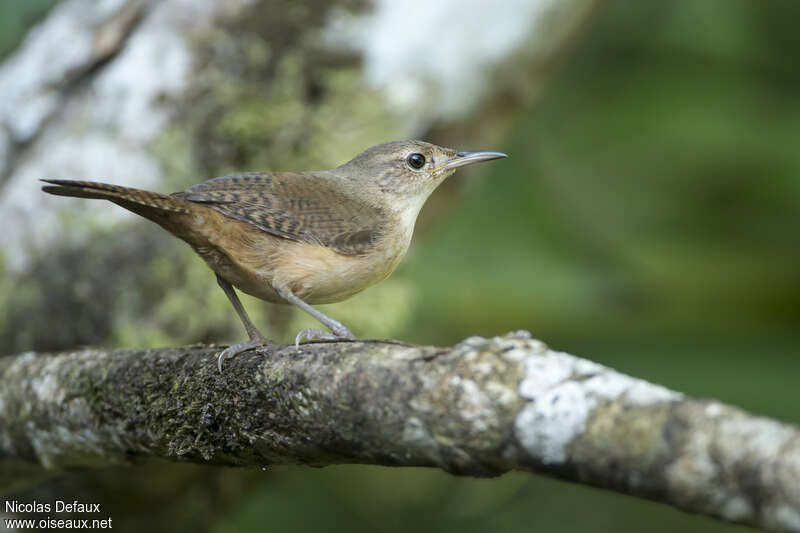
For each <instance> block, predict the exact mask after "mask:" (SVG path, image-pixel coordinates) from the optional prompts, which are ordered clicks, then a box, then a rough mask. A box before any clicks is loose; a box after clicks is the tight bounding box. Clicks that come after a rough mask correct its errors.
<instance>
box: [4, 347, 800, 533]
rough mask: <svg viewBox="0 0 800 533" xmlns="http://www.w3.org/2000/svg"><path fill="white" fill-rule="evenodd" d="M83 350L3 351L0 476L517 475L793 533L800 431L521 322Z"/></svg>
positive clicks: (799, 525) (799, 513) (798, 512)
mask: <svg viewBox="0 0 800 533" xmlns="http://www.w3.org/2000/svg"><path fill="white" fill-rule="evenodd" d="M217 352H218V349H216V348H207V347H203V346H196V347H190V348H175V349H165V350H147V351H137V350H124V351H123V350H121V351H105V350H84V351H73V352H66V353H61V354H39V355H37V354H33V353H30V352H29V353H26V354H22V355H18V356H15V357H7V358H5V359H3V360H0V380H2V382H3V383H5V384H7V385H6V386H5V387H3V389H0V406H2V409H0V428H2V429H0V473H2V476H0V478H1V479H3V480H4V483H5V485H6V486H5V487H4V488H5V490H6V491H8V490H9V489H10V488H14V489H17V490H18V489H19V487H18V486H17V487H15V486H14V485H15V484H19V483H20V482H21V481H22V479H19V478H17V479H15V477H14V476H12V475H11V474H12V473H16V472H19V471H20V470H21V465H24V466H27V470H33V469H34V466H35V465H39V466H41V467H42V468H44V469H48V470H52V471H59V470H65V469H69V468H76V467H101V466H109V465H112V464H135V463H142V462H146V461H148V460H153V459H162V460H171V461H189V462H195V463H200V464H209V465H230V466H249V467H266V466H270V465H273V464H285V463H294V464H305V465H311V466H326V465H331V464H340V463H362V464H376V465H385V466H429V467H437V468H440V469H443V470H445V471H447V472H451V473H454V474H459V475H468V476H497V475H500V474H502V473H504V472H506V471H508V470H512V469H515V470H529V471H533V472H542V473H548V474H551V475H555V476H558V477H562V478H564V479H568V480H572V481H578V482H582V483H589V484H592V485H595V486H599V487H605V488H610V489H613V490H618V491H622V492H627V493H629V494H632V495H635V496H639V497H644V498H651V499H655V500H657V501H661V502H664V503H669V504H671V505H674V506H677V507H679V508H681V509H684V510H688V511H692V512H697V513H703V514H707V515H710V516H714V517H717V518H722V519H724V520H728V521H731V522H737V523H743V524H749V525H753V526H756V527H761V528H765V529H770V530H775V531H800V521H798V517H800V490H798V487H800V431H798V429H797V428H796V427H793V426H790V425H786V424H781V423H778V422H775V421H771V420H769V419H766V418H760V417H755V416H752V415H750V414H748V413H745V412H743V411H740V410H737V409H734V408H732V407H728V406H725V405H723V404H721V403H719V402H716V401H699V400H694V399H691V398H687V397H685V396H684V395H682V394H679V393H677V392H672V391H669V390H667V389H665V388H662V387H659V386H656V385H652V384H649V383H647V382H644V381H642V380H638V379H635V378H631V377H628V376H625V375H623V374H619V373H617V372H615V371H613V370H611V369H609V368H606V367H603V366H601V365H598V364H596V363H593V362H590V361H587V360H584V359H578V358H575V357H573V356H570V355H567V354H564V353H560V352H554V351H551V350H549V349H548V348H547V347H546V346H545V345H544V344H542V343H541V342H539V341H537V340H533V339H531V338H530V335H529V334H527V333H526V332H517V333H513V334H508V335H506V336H504V337H495V338H493V339H485V338H481V337H471V338H469V339H467V340H465V341H463V342H461V343H459V344H458V345H456V346H454V347H452V348H435V347H431V346H413V345H407V344H400V343H393V342H385V341H368V342H358V341H357V342H353V343H323V344H309V345H304V346H303V347H302V348H301V349H300V351H299V352H298V351H296V349H295V348H294V346H292V345H289V346H287V347H284V348H282V349H279V350H275V351H273V352H272V353H269V354H264V355H259V354H252V353H251V354H246V355H242V356H240V357H237V358H236V359H235V360H234V361H233V362H232V364H231V365H230V366H229V367H228V368H227V369H226V371H225V372H224V373H219V372H218V371H217V369H216V365H215V358H216V354H217Z"/></svg>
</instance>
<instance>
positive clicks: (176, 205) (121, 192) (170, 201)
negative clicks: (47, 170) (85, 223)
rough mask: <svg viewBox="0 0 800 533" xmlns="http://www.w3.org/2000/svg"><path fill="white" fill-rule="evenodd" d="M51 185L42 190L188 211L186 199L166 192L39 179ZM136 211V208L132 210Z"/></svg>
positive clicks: (104, 184)
mask: <svg viewBox="0 0 800 533" xmlns="http://www.w3.org/2000/svg"><path fill="white" fill-rule="evenodd" d="M41 181H43V182H45V183H50V184H52V185H45V186H44V187H42V190H43V191H44V192H46V193H49V194H55V195H58V196H74V197H77V198H99V199H105V200H111V201H112V202H114V203H119V204H120V205H122V206H123V207H127V206H125V205H124V204H125V203H131V204H136V205H141V206H146V207H152V208H155V209H159V210H162V211H173V212H176V213H188V212H189V209H188V208H187V207H186V201H185V200H181V199H179V198H175V197H173V196H170V195H168V194H161V193H157V192H151V191H144V190H141V189H133V188H131V187H122V186H120V185H111V184H108V183H98V182H94V181H75V180H41ZM134 211H136V210H134Z"/></svg>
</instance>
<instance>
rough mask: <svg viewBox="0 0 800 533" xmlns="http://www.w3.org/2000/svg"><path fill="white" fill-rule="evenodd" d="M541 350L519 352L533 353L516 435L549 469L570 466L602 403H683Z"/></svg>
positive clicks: (526, 347)
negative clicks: (576, 446)
mask: <svg viewBox="0 0 800 533" xmlns="http://www.w3.org/2000/svg"><path fill="white" fill-rule="evenodd" d="M541 347H542V344H541V343H540V342H538V341H535V340H530V341H523V342H522V343H521V345H520V346H519V347H517V348H515V350H519V351H527V352H528V355H527V356H526V357H525V358H524V378H523V380H522V382H521V383H520V385H519V391H518V392H519V395H520V396H522V398H524V399H525V400H527V401H528V402H527V403H526V405H525V406H524V407H523V408H522V410H520V412H519V414H518V415H517V418H516V421H515V425H514V429H515V433H516V436H517V439H518V440H519V442H520V444H521V445H522V447H523V448H524V449H525V450H526V451H527V452H528V453H529V454H530V455H531V456H532V457H534V458H536V459H538V460H540V461H542V462H543V463H545V464H555V463H561V462H564V461H566V460H567V452H568V448H569V445H570V444H571V443H572V442H573V441H574V440H575V439H576V438H577V437H579V436H581V435H582V434H583V433H584V432H585V431H586V423H587V420H588V419H589V417H590V416H591V414H592V412H593V410H594V409H595V408H596V407H597V406H598V405H599V404H600V403H601V402H606V401H622V402H625V403H626V404H630V405H635V406H643V405H651V404H654V403H660V402H671V401H676V400H679V399H680V398H682V395H681V394H679V393H677V392H673V391H670V390H669V389H666V388H664V387H661V386H658V385H653V384H651V383H648V382H646V381H643V380H640V379H636V378H632V377H630V376H627V375H625V374H621V373H619V372H615V371H614V370H611V369H610V368H606V367H604V366H602V365H599V364H597V363H594V362H592V361H587V360H584V359H579V358H577V357H574V356H572V355H569V354H566V353H563V352H555V351H546V350H544V351H543V350H542V349H541Z"/></svg>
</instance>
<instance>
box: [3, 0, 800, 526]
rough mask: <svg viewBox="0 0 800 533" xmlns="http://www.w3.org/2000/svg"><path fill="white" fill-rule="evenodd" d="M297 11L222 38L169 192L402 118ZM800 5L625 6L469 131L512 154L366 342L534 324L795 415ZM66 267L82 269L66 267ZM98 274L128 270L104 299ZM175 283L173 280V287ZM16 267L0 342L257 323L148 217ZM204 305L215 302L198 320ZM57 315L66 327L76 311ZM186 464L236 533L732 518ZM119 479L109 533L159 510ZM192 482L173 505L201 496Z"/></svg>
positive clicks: (168, 522)
mask: <svg viewBox="0 0 800 533" xmlns="http://www.w3.org/2000/svg"><path fill="white" fill-rule="evenodd" d="M273 4H274V5H273ZM289 4H290V3H289V2H280V1H278V0H275V1H273V2H267V5H268V7H267V8H265V9H266V10H267V12H268V13H267V14H271V13H274V12H281V13H284V12H286V13H289V11H286V10H295V11H297V10H298V9H299V10H300V11H302V10H303V9H306V10H307V12H305V15H304V14H303V13H299V12H298V13H299V14H298V13H295V15H296V16H295V15H292V16H288V15H287V17H285V18H280V17H271V16H266V15H265V16H264V17H263V18H258V17H254V20H253V23H252V28H251V29H250V30H249V31H245V32H240V34H238V35H237V36H236V37H234V36H232V35H231V34H230V33H229V32H227V31H226V29H224V28H223V29H220V30H219V31H218V32H217V33H215V34H214V35H213V36H212V42H211V43H209V45H208V50H209V51H208V64H207V66H206V67H205V68H204V70H203V75H204V76H207V80H206V85H207V87H205V88H202V87H201V89H200V90H199V91H198V94H197V95H194V96H192V97H190V98H189V99H188V105H187V106H186V110H185V116H184V118H183V122H181V123H179V124H177V125H176V126H175V128H174V129H172V130H170V131H168V132H166V133H165V134H164V135H163V136H162V138H161V139H160V140H159V143H157V145H156V146H154V150H155V152H156V153H158V154H160V155H161V156H162V159H163V162H164V168H165V171H166V172H165V173H166V175H168V176H169V178H168V180H169V183H168V187H172V188H174V189H179V188H182V187H184V186H186V185H189V184H191V183H196V182H198V181H200V180H201V179H205V178H208V177H211V176H214V175H219V174H224V173H226V172H230V171H234V170H250V169H265V168H286V169H292V168H294V169H299V168H325V167H327V166H330V165H333V164H338V163H341V162H342V161H343V158H345V157H346V155H350V154H354V153H357V152H358V151H359V150H361V149H362V148H363V147H365V146H368V145H370V144H374V143H375V142H378V141H382V140H386V139H388V138H392V137H394V136H396V135H395V134H396V131H397V129H396V126H394V125H393V119H392V117H391V116H389V115H388V114H387V113H386V112H385V109H384V106H383V105H382V102H381V101H380V97H379V95H378V94H377V93H375V92H373V91H369V90H367V89H365V88H364V87H363V85H362V84H361V81H360V70H359V66H358V64H357V63H353V62H349V63H348V62H342V60H341V59H340V58H339V59H336V58H328V57H327V56H325V55H324V54H313V53H309V51H308V49H307V48H304V47H305V46H307V45H304V44H298V43H296V42H294V41H293V40H292V36H293V35H294V33H293V32H294V31H296V30H297V29H298V28H300V27H301V26H302V25H303V24H308V23H312V24H321V18H320V17H321V16H316V15H314V13H315V12H314V10H313V9H311V8H307V7H303V6H304V4H303V5H300V4H294V7H291V9H290V7H289ZM312 4H313V3H312ZM309 5H311V4H309ZM298 6H300V7H298ZM295 11H292V13H294V12H295ZM798 16H800V4H798V3H797V2H796V1H794V0H773V1H771V2H756V1H753V0H706V1H703V2H698V1H696V0H675V1H673V2H659V1H657V0H646V1H639V2H633V1H622V0H618V1H609V2H608V3H607V4H606V5H605V6H604V8H603V9H600V10H598V12H597V15H596V18H595V19H594V20H593V21H592V22H591V24H589V25H588V26H587V31H586V34H585V35H583V36H582V38H581V39H580V41H579V42H578V43H577V44H576V46H575V48H574V49H573V50H572V52H571V53H570V54H567V55H566V56H565V60H564V62H563V64H562V65H561V66H560V68H558V69H557V70H556V71H555V73H554V74H553V78H552V80H550V84H549V86H548V88H547V90H546V91H545V92H544V93H543V94H542V96H541V98H540V99H539V100H538V101H537V102H536V103H535V105H532V106H531V107H530V108H529V109H524V110H520V113H519V114H518V116H517V117H516V122H515V124H514V125H513V128H512V130H511V131H512V134H511V135H510V136H509V138H508V139H507V142H506V144H505V146H474V147H473V146H468V147H463V148H468V149H473V148H474V149H498V150H503V151H505V152H507V153H508V154H510V156H511V157H510V158H509V159H508V160H504V161H497V162H492V163H490V164H486V165H482V166H480V167H477V168H474V169H471V170H470V171H463V172H460V173H459V174H458V175H457V176H456V177H455V178H454V180H459V181H460V183H461V184H462V187H461V188H460V189H458V190H457V194H458V196H459V198H460V201H459V202H458V205H457V206H449V207H448V209H446V211H445V212H444V214H443V215H441V216H435V215H438V214H439V213H436V214H434V216H433V217H432V214H431V213H430V212H426V213H424V215H425V216H426V218H427V220H428V221H429V222H428V223H426V228H425V229H426V231H425V232H424V234H423V235H421V236H418V238H417V239H416V240H415V243H414V245H413V248H412V250H411V253H410V255H409V258H408V260H407V261H406V263H405V264H404V265H402V266H401V268H400V269H399V271H398V272H397V273H395V275H394V276H393V277H392V278H391V279H390V280H389V281H387V282H385V283H383V284H380V285H378V286H377V287H375V288H374V289H370V290H369V291H367V292H365V293H364V294H363V295H359V296H357V297H356V298H354V299H352V300H350V301H348V302H345V303H342V304H336V305H335V306H331V307H330V308H329V309H328V310H327V311H328V312H329V313H330V314H332V315H333V316H336V317H337V318H340V319H341V320H343V321H345V322H346V323H348V324H352V325H353V329H354V331H355V332H356V333H358V334H359V335H364V336H367V337H376V336H395V337H400V338H402V339H404V340H408V341H413V342H425V343H428V342H430V343H437V344H449V343H452V342H455V341H457V340H460V339H461V338H463V337H465V336H468V335H473V334H483V335H493V334H499V333H503V332H506V331H509V330H512V329H519V328H524V329H529V330H531V331H532V332H533V334H534V335H535V336H537V337H539V338H542V339H543V340H545V341H547V342H548V343H549V344H551V345H552V346H555V347H557V348H559V349H565V350H568V351H572V352H574V353H577V354H580V355H583V356H586V357H590V358H592V359H595V360H598V361H600V362H603V363H606V364H609V365H611V366H613V367H615V368H618V369H620V370H623V371H626V372H629V373H631V374H633V375H636V376H640V377H644V378H648V379H651V380H653V381H656V382H659V383H663V384H665V385H668V386H670V387H673V388H676V389H679V390H682V391H685V392H688V393H691V394H694V395H699V396H712V397H718V398H721V399H723V400H725V401H728V402H731V403H734V404H736V405H740V406H742V407H745V408H748V409H752V410H754V411H757V412H760V413H764V414H767V415H771V416H775V417H778V418H781V419H784V420H788V421H793V422H800V415H798V413H797V411H796V409H794V406H795V404H796V401H797V388H796V376H797V375H800V356H799V355H798V347H800V336H799V335H798V334H797V325H798V323H800V305H798V302H800V269H798V265H799V264H800V242H799V241H798V222H800V150H799V149H798V148H800V147H799V146H798V145H799V144H800V142H799V141H800V133H799V131H800V130H799V129H798V125H800V68H798V66H797V61H796V58H795V55H796V53H795V52H796V51H797V50H800V34H798V32H797V31H796V28H795V21H796V20H797V19H798ZM304 17H305V18H304ZM309 17H311V19H309ZM315 17H316V18H315ZM1 18H2V17H0V19H1ZM309 20H311V22H309ZM276 24H280V25H281V27H277V26H275V25H276ZM293 25H296V26H297V28H294V26H293ZM298 31H299V30H298ZM230 57H246V61H245V62H244V64H242V63H241V61H239V62H236V61H229V60H228V58H230ZM430 140H431V141H434V142H436V141H439V139H435V138H433V139H430ZM441 141H442V142H443V143H445V141H450V140H449V139H447V140H441ZM447 144H449V142H447ZM198 154H199V155H198ZM343 154H344V155H343ZM198 161H199V162H198ZM429 207H436V205H433V206H429ZM426 211H427V210H426ZM145 234H148V235H153V237H145V236H144V235H145ZM117 235H119V234H117ZM420 237H422V238H420ZM148 239H152V240H148ZM181 247H182V248H181ZM179 248H180V249H181V250H183V251H182V252H179V251H177V250H178V249H179ZM145 251H149V252H150V254H149V255H148V253H145ZM184 252H185V253H184ZM142 258H144V259H142ZM65 263H68V264H73V265H79V271H78V272H74V271H73V272H66V271H63V270H59V268H58V265H61V264H65ZM81 270H82V272H81ZM87 273H88V274H87ZM95 279H100V280H105V279H115V280H116V281H115V284H114V285H113V286H101V287H100V289H102V290H99V291H96V292H91V291H90V290H89V289H88V288H87V286H91V285H92V281H93V280H95ZM176 279H177V280H180V281H181V286H180V288H172V289H170V288H169V287H171V286H174V285H175V283H174V280H176ZM3 280H4V278H3V277H0V288H2V287H1V286H2V284H3V283H5V282H4V281H3ZM37 280H38V281H37ZM23 281H24V283H20V284H19V287H20V288H21V290H16V291H14V292H13V293H7V292H5V291H0V296H2V294H4V293H5V294H7V296H5V297H4V298H3V301H2V302H0V306H2V307H0V309H3V311H2V312H0V341H2V342H4V343H5V345H6V346H14V347H16V348H18V349H25V348H29V347H31V346H32V345H35V344H36V343H37V342H38V347H39V348H42V347H46V348H57V347H66V346H71V345H74V344H79V343H83V342H90V341H91V342H105V343H108V344H116V345H136V346H145V345H147V346H156V345H163V344H178V343H187V342H197V341H207V340H220V341H221V340H226V339H227V340H232V339H234V338H237V336H238V335H240V332H239V329H238V328H239V325H238V324H237V322H236V318H235V315H233V313H232V312H231V311H230V309H229V308H228V304H227V302H226V301H225V299H224V296H223V295H222V293H221V291H219V290H218V289H217V287H216V286H215V284H214V282H213V276H212V275H211V274H210V272H208V271H207V269H206V267H205V266H204V265H203V264H202V262H200V261H199V260H198V259H197V258H195V257H194V256H193V255H192V254H191V252H190V251H189V250H188V249H185V246H183V245H182V244H181V243H177V242H174V243H172V241H171V240H170V237H168V236H166V235H161V233H159V232H156V231H155V229H154V228H152V227H150V226H147V225H146V223H143V224H142V225H140V226H137V227H136V229H135V230H133V231H132V233H131V234H130V236H127V237H119V238H114V239H111V238H109V239H105V240H95V241H93V242H92V243H90V244H89V245H87V248H86V249H85V250H84V252H83V253H80V254H76V252H74V251H69V249H65V250H57V251H56V252H54V253H53V254H51V255H49V256H47V257H45V258H43V259H42V260H41V261H40V262H38V263H36V264H34V265H33V266H32V268H31V271H30V272H29V274H28V279H27V280H23ZM34 282H35V283H34ZM89 294H90V295H91V296H87V295H89ZM103 295H105V296H103ZM385 302H390V303H385ZM245 305H246V306H247V307H248V309H249V310H250V311H251V314H252V315H254V318H255V319H256V322H257V323H259V324H263V323H268V324H270V328H271V329H269V330H268V332H270V333H271V334H274V335H277V336H279V337H280V338H282V339H283V340H288V339H289V338H291V336H292V334H293V332H294V331H296V329H297V328H299V327H301V326H303V327H305V326H308V325H311V324H310V323H308V322H303V321H304V320H306V319H305V318H303V317H301V316H297V318H287V308H284V307H277V306H269V305H262V304H259V303H256V302H255V301H254V300H252V299H248V300H247V301H246V302H245ZM200 307H203V308H206V309H207V310H208V311H207V312H205V313H203V316H195V317H192V316H186V313H185V312H184V310H185V309H197V308H200ZM75 309H81V310H82V311H81V313H76V312H75ZM26 313H27V314H26ZM28 314H36V316H46V317H48V320H47V321H46V322H42V321H39V322H38V323H39V324H42V323H44V324H47V325H48V328H49V331H47V332H46V333H47V334H45V332H42V331H39V330H38V329H36V328H37V327H42V326H36V325H35V324H32V323H31V322H30V321H28V320H25V319H24V317H25V316H28ZM64 316H72V317H73V320H74V322H71V323H68V324H66V325H64V326H63V327H62V326H59V324H61V323H62V322H61V320H62V319H63V317H64ZM376 316H385V317H386V318H385V319H384V320H383V322H381V323H376V322H375V317H376ZM353 323H355V324H353ZM48 335H49V336H48ZM42 343H44V344H42ZM169 468H170V469H171V470H170V469H167V467H164V469H165V471H169V472H176V471H178V468H177V467H169ZM191 472H192V473H191V474H187V476H188V478H189V479H191V480H192V484H191V486H192V487H193V492H191V494H192V496H191V497H192V498H195V499H196V500H197V501H202V502H204V503H208V505H218V504H219V502H220V501H222V500H224V501H225V505H221V506H220V507H219V509H218V511H219V512H218V513H217V514H216V515H215V514H214V513H209V515H205V514H204V515H203V517H204V518H207V519H206V520H205V521H204V523H205V526H206V527H208V528H209V530H213V531H218V532H220V533H221V532H228V531H262V530H265V529H266V530H281V531H292V530H307V529H315V530H325V531H401V530H402V531H405V530H408V529H414V530H417V531H419V532H420V533H422V532H424V531H448V530H452V531H459V532H462V531H485V530H501V531H530V530H531V529H536V530H542V531H553V530H558V531H589V530H591V531H639V530H642V529H647V530H648V531H683V530H689V531H735V530H736V529H735V528H734V527H733V526H727V525H724V524H720V523H717V522H714V521H711V520H707V519H704V518H698V517H693V516H688V515H684V514H682V513H679V512H677V511H675V510H672V509H670V508H667V507H665V506H661V505H658V504H651V503H647V502H642V501H639V500H635V499H632V498H628V497H624V496H620V495H617V494H612V493H609V492H604V491H597V490H594V489H589V488H586V487H582V486H577V485H572V484H565V483H561V482H557V481H553V480H549V479H545V478H539V477H535V476H529V475H526V474H517V473H515V474H511V475H506V476H503V477H502V478H499V479H495V480H472V479H460V478H455V477H452V476H449V475H446V474H443V473H441V472H435V471H427V470H419V469H382V468H370V467H335V468H326V469H323V470H311V469H304V468H288V467H281V468H275V469H271V470H270V471H269V472H268V473H266V474H264V475H263V476H261V475H258V474H261V473H252V472H250V473H247V472H243V473H232V474H230V476H229V477H228V478H226V480H225V481H224V482H220V481H219V479H216V478H214V479H211V478H212V477H213V476H208V479H206V478H204V477H203V476H199V475H197V474H195V472H196V470H192V471H191ZM151 473H152V472H151ZM254 474H255V475H254ZM113 475H115V476H116V477H117V478H119V477H120V474H119V472H118V471H115V474H113ZM135 475H136V474H133V473H131V474H128V475H127V477H130V478H133V477H135ZM195 475H197V477H194V476H195ZM174 477H176V478H182V476H180V475H176V476H174ZM164 478H171V476H166V475H164V476H161V477H159V478H158V479H157V480H156V481H154V486H153V488H152V491H153V492H154V493H158V494H162V495H163V494H166V493H168V491H166V492H165V490H164V489H163V486H164V485H167V484H168V483H169V480H168V479H164ZM203 479H205V481H204V480H203ZM156 485H157V487H158V488H157V487H156ZM221 485H224V486H225V487H230V486H232V487H236V488H235V489H232V490H233V492H234V493H235V494H236V498H235V499H234V500H235V501H231V500H232V498H231V497H230V496H229V497H227V498H225V497H223V496H220V495H219V493H220V486H221ZM104 486H105V485H104ZM186 486H188V484H187V485H186ZM105 487H106V489H104V490H103V491H102V496H97V494H98V493H96V494H95V496H94V497H95V498H97V499H98V501H103V500H102V498H105V499H106V500H108V501H109V502H111V503H114V504H115V505H117V507H115V509H117V510H115V513H116V514H115V515H114V517H115V527H117V528H119V529H123V530H126V528H127V530H130V531H134V530H140V529H141V528H142V524H143V523H147V522H146V521H142V520H141V517H140V516H139V515H136V516H137V519H135V520H134V519H133V518H132V517H133V516H134V514H136V513H141V512H142V511H141V509H139V510H138V511H137V510H135V509H134V507H133V504H131V511H130V512H131V518H130V519H127V518H126V516H125V514H124V513H125V511H124V505H120V502H119V500H120V498H121V497H122V493H121V492H115V491H113V490H109V489H108V488H107V486H105ZM243 487H244V488H243ZM70 490H73V491H74V489H69V490H68V489H63V490H62V491H61V492H60V494H62V495H63V494H65V493H68V494H71V493H70ZM64 491H66V492H64ZM222 492H225V491H222ZM170 494H171V493H170ZM125 497H126V498H127V495H126V496H125ZM178 498H179V496H178V495H177V492H176V493H175V494H174V495H173V496H162V497H161V498H160V499H162V500H166V501H170V502H172V505H174V509H175V510H178V509H183V508H189V507H190V506H187V505H186V504H185V503H183V504H180V505H178V504H177V503H175V502H177V501H178ZM89 499H91V498H89ZM156 499H157V498H154V499H153V501H151V502H150V504H149V505H151V506H153V505H156V503H155V500H156ZM237 504H238V506H237ZM223 511H224V513H225V516H220V514H221V513H223ZM157 516H158V520H159V521H160V524H161V525H160V526H158V527H157V526H156V525H153V524H151V525H150V526H149V527H150V528H151V529H154V530H155V531H159V530H165V531H166V530H176V529H177V530H181V529H184V528H185V526H186V524H187V522H184V521H182V518H180V517H179V516H177V515H175V513H172V514H170V513H168V512H167V513H161V514H158V515H157ZM214 516H216V517H217V519H216V521H215V520H214V519H213V517H214ZM126 524H127V525H126ZM195 524H196V521H195V522H192V523H191V525H192V526H195Z"/></svg>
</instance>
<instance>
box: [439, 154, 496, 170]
mask: <svg viewBox="0 0 800 533" xmlns="http://www.w3.org/2000/svg"><path fill="white" fill-rule="evenodd" d="M504 157H508V156H507V155H506V154H504V153H502V152H458V153H457V154H456V156H455V157H454V158H453V159H448V160H447V161H445V162H444V164H443V165H441V166H439V167H437V168H436V170H453V169H455V168H458V167H463V166H465V165H471V164H473V163H480V162H481V161H491V160H492V159H502V158H504Z"/></svg>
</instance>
